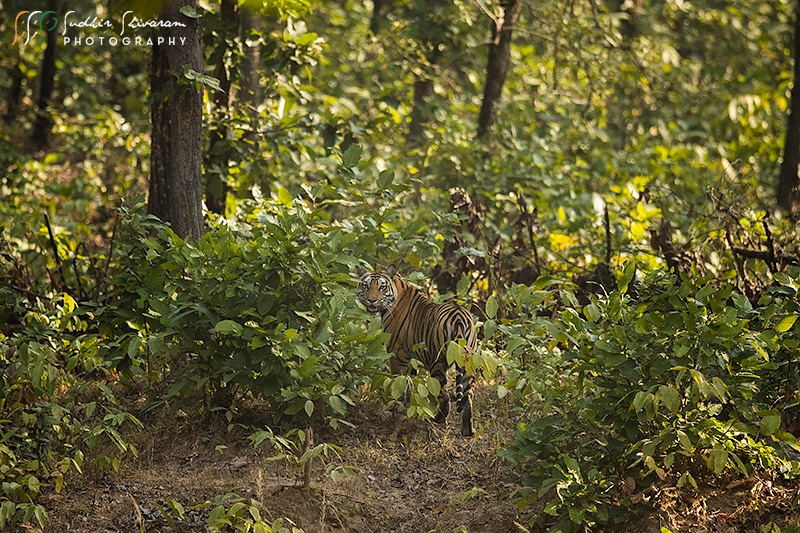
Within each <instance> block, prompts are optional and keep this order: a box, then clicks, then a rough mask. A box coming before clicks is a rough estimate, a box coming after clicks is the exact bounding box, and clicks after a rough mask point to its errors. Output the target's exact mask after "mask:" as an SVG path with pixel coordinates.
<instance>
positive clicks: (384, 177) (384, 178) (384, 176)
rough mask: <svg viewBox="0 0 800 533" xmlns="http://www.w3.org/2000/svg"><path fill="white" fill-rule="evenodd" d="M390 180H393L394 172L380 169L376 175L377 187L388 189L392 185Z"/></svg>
mask: <svg viewBox="0 0 800 533" xmlns="http://www.w3.org/2000/svg"><path fill="white" fill-rule="evenodd" d="M392 181H394V172H393V171H392V170H389V169H386V170H382V171H381V173H380V174H379V175H378V187H380V188H381V189H388V188H389V187H390V186H391V185H392Z"/></svg>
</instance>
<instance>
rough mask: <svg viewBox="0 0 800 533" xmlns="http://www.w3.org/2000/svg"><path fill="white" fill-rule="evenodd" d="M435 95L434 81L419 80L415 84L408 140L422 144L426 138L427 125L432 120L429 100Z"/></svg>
mask: <svg viewBox="0 0 800 533" xmlns="http://www.w3.org/2000/svg"><path fill="white" fill-rule="evenodd" d="M431 95H433V80H432V79H430V78H424V79H423V78H417V79H416V81H415V82H414V105H413V107H412V108H411V122H410V123H409V125H408V140H409V141H410V142H412V143H416V142H420V141H421V140H422V138H423V137H424V136H425V124H426V123H427V122H428V120H429V118H430V116H429V115H430V109H428V107H429V105H428V98H430V96H431Z"/></svg>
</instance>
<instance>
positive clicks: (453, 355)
mask: <svg viewBox="0 0 800 533" xmlns="http://www.w3.org/2000/svg"><path fill="white" fill-rule="evenodd" d="M466 354H467V351H466V350H465V349H464V347H463V346H461V345H460V344H458V343H457V342H453V341H450V344H448V345H447V364H448V365H452V364H453V363H456V364H458V365H459V366H462V367H463V366H464V364H465V362H466Z"/></svg>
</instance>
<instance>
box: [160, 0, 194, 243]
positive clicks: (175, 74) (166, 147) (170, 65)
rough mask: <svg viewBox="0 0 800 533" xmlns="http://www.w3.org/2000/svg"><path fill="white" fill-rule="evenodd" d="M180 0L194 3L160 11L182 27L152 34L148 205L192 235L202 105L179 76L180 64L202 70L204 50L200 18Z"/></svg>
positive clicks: (174, 1) (176, 3) (181, 232)
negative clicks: (188, 12)
mask: <svg viewBox="0 0 800 533" xmlns="http://www.w3.org/2000/svg"><path fill="white" fill-rule="evenodd" d="M184 6H189V7H191V8H196V6H197V4H196V1H195V0H172V1H170V2H169V3H168V4H167V5H166V6H165V7H164V9H163V10H162V12H161V17H160V18H161V19H162V20H166V21H174V22H180V23H181V24H183V27H181V26H177V25H173V26H172V27H169V28H167V27H164V28H161V30H160V32H159V34H158V36H157V37H154V44H153V63H152V70H151V78H150V80H151V86H152V89H151V92H152V95H153V103H152V107H151V120H152V126H153V132H152V147H151V155H150V162H151V164H150V196H149V199H148V211H149V212H150V213H151V214H153V215H155V216H157V217H159V218H161V219H162V220H164V221H165V222H169V223H170V225H171V226H172V229H173V230H174V231H175V233H177V234H178V235H179V236H180V237H182V238H186V239H189V240H197V239H199V238H200V236H201V235H202V234H203V209H202V206H203V191H202V187H203V184H202V176H201V166H200V161H201V135H202V122H203V109H202V99H201V93H200V90H199V88H198V87H197V85H196V82H192V81H190V80H187V79H186V78H185V77H184V68H185V67H186V68H189V69H191V70H193V71H195V72H199V73H202V72H203V55H202V49H201V40H200V22H199V19H197V18H193V17H188V16H186V15H183V14H182V13H181V12H180V10H181V8H183V7H184ZM162 38H163V40H162ZM158 41H160V42H158Z"/></svg>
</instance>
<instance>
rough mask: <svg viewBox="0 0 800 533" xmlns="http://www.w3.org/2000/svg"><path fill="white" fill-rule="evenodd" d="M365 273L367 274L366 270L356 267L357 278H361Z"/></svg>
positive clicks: (359, 266)
mask: <svg viewBox="0 0 800 533" xmlns="http://www.w3.org/2000/svg"><path fill="white" fill-rule="evenodd" d="M366 273H367V269H366V268H364V267H363V266H361V265H358V266H357V267H356V276H358V277H359V278H360V277H362V276H363V275H364V274H366Z"/></svg>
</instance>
